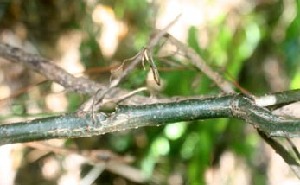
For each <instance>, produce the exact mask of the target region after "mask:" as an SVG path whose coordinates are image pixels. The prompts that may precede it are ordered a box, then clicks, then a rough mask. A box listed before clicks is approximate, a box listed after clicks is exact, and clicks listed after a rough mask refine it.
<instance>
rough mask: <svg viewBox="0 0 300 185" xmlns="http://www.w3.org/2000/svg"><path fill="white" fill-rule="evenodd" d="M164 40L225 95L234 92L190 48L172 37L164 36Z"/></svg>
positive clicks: (230, 86)
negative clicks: (180, 52)
mask: <svg viewBox="0 0 300 185" xmlns="http://www.w3.org/2000/svg"><path fill="white" fill-rule="evenodd" d="M165 37H166V38H168V39H169V41H170V42H171V43H172V44H174V45H175V46H176V47H177V48H178V49H179V50H180V51H182V52H183V53H184V54H185V55H186V57H187V58H189V59H190V62H191V63H192V64H193V65H194V66H195V67H197V68H198V69H199V70H200V71H201V72H203V73H204V74H205V75H206V76H207V77H208V78H210V79H211V80H212V81H213V82H214V83H215V84H216V85H218V87H219V88H220V89H221V90H222V91H223V92H226V93H233V92H235V91H234V89H233V86H232V85H231V83H230V82H229V81H227V80H225V79H224V78H223V77H222V76H221V75H220V74H219V73H217V72H215V71H214V70H213V69H212V68H211V67H210V66H209V65H207V64H206V63H205V62H204V61H203V59H202V58H201V57H200V56H199V55H198V54H197V53H196V52H195V51H194V50H193V49H192V48H190V47H187V46H186V45H184V44H183V43H182V42H180V41H179V40H177V39H176V38H175V37H173V36H172V35H169V34H166V35H165Z"/></svg>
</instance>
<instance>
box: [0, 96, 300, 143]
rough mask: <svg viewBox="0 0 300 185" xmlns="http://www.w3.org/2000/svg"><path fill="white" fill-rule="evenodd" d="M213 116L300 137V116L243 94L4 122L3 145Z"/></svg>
mask: <svg viewBox="0 0 300 185" xmlns="http://www.w3.org/2000/svg"><path fill="white" fill-rule="evenodd" d="M209 118H238V119H242V120H245V121H246V122H247V123H250V124H253V125H254V126H255V127H256V128H258V129H259V130H261V131H263V132H265V133H266V134H267V135H268V136H281V137H295V136H300V120H299V119H285V118H282V117H278V116H276V115H273V114H272V113H271V112H270V111H269V110H267V109H265V108H263V107H260V106H257V105H256V104H255V101H254V100H252V99H251V98H249V97H247V96H245V95H243V94H231V95H224V96H219V97H211V98H205V99H186V100H180V101H174V102H169V103H156V104H149V105H119V106H117V108H116V110H115V112H111V113H104V112H98V113H95V114H94V118H93V117H92V113H91V112H77V113H69V114H65V115H61V116H57V117H49V118H42V119H35V120H32V121H28V122H20V123H16V124H3V125H0V144H8V143H21V142H29V141H36V140H45V139H51V138H72V137H91V136H96V135H101V134H105V133H108V132H115V131H122V130H127V129H132V128H139V127H144V126H154V125H162V124H167V123H175V122H180V121H192V120H199V119H209Z"/></svg>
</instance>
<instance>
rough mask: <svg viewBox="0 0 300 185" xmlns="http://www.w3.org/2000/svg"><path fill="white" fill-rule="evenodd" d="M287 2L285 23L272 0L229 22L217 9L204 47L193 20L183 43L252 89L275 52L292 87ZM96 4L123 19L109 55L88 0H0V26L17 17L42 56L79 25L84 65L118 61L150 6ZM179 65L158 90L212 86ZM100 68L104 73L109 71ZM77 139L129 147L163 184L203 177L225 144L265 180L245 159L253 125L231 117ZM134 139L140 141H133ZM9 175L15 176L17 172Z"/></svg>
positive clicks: (73, 101)
mask: <svg viewBox="0 0 300 185" xmlns="http://www.w3.org/2000/svg"><path fill="white" fill-rule="evenodd" d="M295 2H296V5H297V6H296V7H295V12H296V16H295V17H294V18H293V20H292V21H291V22H284V24H282V22H280V21H281V19H280V18H281V17H282V16H283V9H285V8H286V7H284V5H283V3H282V1H274V2H273V1H272V3H271V4H268V5H265V4H263V3H261V4H260V3H258V4H255V5H253V6H254V7H253V8H252V11H249V12H248V13H243V12H238V13H237V15H235V16H238V19H239V23H238V24H237V25H236V27H234V28H233V27H231V26H230V18H231V16H232V15H230V12H229V13H228V12H227V13H225V12H224V14H222V15H220V16H219V17H216V18H215V20H213V21H212V22H209V23H207V24H208V25H209V26H208V28H207V29H208V39H209V42H208V43H207V45H206V46H202V45H201V44H200V43H199V35H201V34H202V33H201V31H199V30H198V28H197V26H191V27H190V28H189V30H188V37H187V40H186V42H187V45H188V46H189V47H191V48H193V49H194V50H195V51H196V52H197V53H198V54H199V55H200V56H201V57H202V58H203V59H204V61H206V62H207V63H208V64H209V65H211V66H212V67H213V68H214V69H215V70H216V71H218V72H220V73H222V74H224V75H223V76H224V78H226V79H229V80H231V81H235V82H236V83H239V84H240V85H241V86H242V87H245V88H246V89H247V90H248V91H249V92H252V93H254V94H255V93H261V92H268V91H270V90H272V89H271V88H270V85H269V84H268V82H267V80H266V79H265V78H266V77H265V76H264V72H262V71H263V64H264V63H265V59H266V58H267V57H268V56H274V55H275V56H276V57H277V58H280V63H282V65H283V66H284V69H283V73H284V74H286V75H287V76H288V77H289V81H291V84H290V87H291V88H299V87H300V73H299V67H300V62H299V59H300V36H299V33H300V17H299V16H300V4H299V1H295ZM97 3H102V4H104V5H106V6H109V7H111V9H112V10H113V12H114V14H115V15H116V17H117V18H118V19H119V20H122V21H124V22H125V23H126V24H127V26H128V29H129V30H128V34H127V35H126V36H125V37H124V38H123V40H120V43H119V47H118V48H117V50H116V53H114V54H113V56H112V57H111V58H105V57H104V56H103V54H102V51H101V49H100V47H99V45H98V41H97V38H98V36H99V35H101V26H99V25H97V26H96V25H94V23H93V20H92V12H91V11H92V9H93V5H88V4H87V3H86V1H71V0H69V1H54V0H48V1H38V0H31V1H29V0H27V1H23V2H22V1H17V0H12V1H6V2H0V28H1V29H4V28H5V29H14V28H15V26H16V25H17V24H20V23H22V24H23V26H24V27H25V28H26V29H27V30H28V39H29V40H31V41H32V42H34V43H35V44H36V45H37V47H38V48H39V49H40V50H41V51H47V52H46V53H45V55H50V56H51V53H52V54H53V53H55V52H53V51H52V52H51V46H54V43H56V41H57V39H58V37H59V36H60V35H61V34H63V33H66V32H67V31H69V30H80V31H81V32H83V34H84V35H85V37H84V39H83V40H82V42H81V44H80V57H81V61H82V63H83V65H84V66H85V67H86V68H87V69H89V68H93V67H104V66H109V65H110V64H111V62H112V61H114V60H120V61H121V60H123V59H126V58H129V57H132V56H133V55H134V54H135V53H136V52H137V51H139V50H140V49H141V48H142V47H143V46H144V45H145V43H146V42H147V39H148V38H149V35H150V34H151V33H152V31H153V25H152V23H153V21H154V20H153V19H154V16H153V12H155V11H154V10H153V9H151V8H149V7H150V5H149V4H148V2H147V1H144V0H143V1H135V0H129V1H122V0H116V1H108V0H107V1H99V2H98V1H95V4H97ZM95 4H94V5H95ZM285 11H289V10H285ZM282 25H285V26H282ZM278 30H280V32H281V34H282V35H283V36H282V37H281V39H280V38H276V37H275V36H274V34H276V31H278ZM43 47H46V48H47V50H45V49H43ZM52 49H53V50H55V48H52ZM49 50H50V51H49ZM42 53H43V52H42ZM49 53H50V54H49ZM43 54H44V53H43ZM155 60H156V62H157V65H158V66H159V67H162V66H167V64H165V63H164V61H163V60H161V59H160V58H159V57H157V56H155ZM170 60H173V61H174V62H176V63H180V62H178V60H184V59H182V58H180V59H178V58H172V57H171V58H170ZM184 62H185V63H188V61H184ZM184 67H185V69H184V70H170V71H166V72H163V71H162V72H161V76H162V78H163V80H164V81H165V88H164V90H163V92H161V95H162V96H165V97H171V96H192V95H199V94H201V95H208V94H209V95H212V94H217V93H219V89H218V88H217V87H216V86H215V85H214V84H213V82H212V81H211V80H210V79H208V78H207V77H206V76H205V75H204V74H202V73H200V72H199V71H197V70H196V69H194V68H193V67H192V66H191V65H185V66H184ZM146 68H147V66H146ZM146 73H147V72H146V71H144V70H143V69H142V66H139V67H138V68H137V69H136V70H135V71H134V72H133V73H132V74H130V76H129V77H128V78H127V80H126V81H125V82H124V83H123V84H122V87H124V88H127V89H134V88H137V87H139V86H142V85H144V83H145V79H146ZM88 75H89V76H90V77H92V76H93V75H91V74H88ZM101 75H102V74H101ZM104 75H109V72H107V73H106V74H104ZM237 90H238V88H237ZM67 96H68V110H69V111H75V110H76V109H77V108H78V107H79V105H80V104H81V103H82V102H83V101H84V99H85V98H84V97H81V96H79V95H77V94H74V93H68V95H67ZM12 110H13V112H14V113H15V114H21V113H22V112H23V111H24V108H23V107H22V106H13V107H12ZM141 138H143V139H141ZM141 140H143V141H141ZM83 141H84V142H80V139H74V140H71V139H70V140H68V141H67V142H68V143H72V142H74V143H76V144H77V145H78V147H79V148H85V149H103V148H106V149H110V150H113V151H114V152H116V153H119V154H120V155H123V154H131V155H133V156H135V157H136V159H137V160H136V163H135V165H136V166H137V167H139V168H141V169H142V170H143V171H144V172H145V173H146V174H147V175H148V176H149V177H150V179H151V181H153V183H158V184H165V183H167V181H168V178H169V176H170V175H171V174H174V173H179V174H180V175H181V176H182V178H183V179H184V181H186V182H187V183H188V184H205V173H206V170H207V169H208V168H211V167H215V166H218V165H219V162H220V161H219V160H220V157H221V155H222V154H223V153H224V152H225V151H228V150H230V151H233V152H234V153H235V154H237V155H238V156H241V157H243V158H244V159H245V161H246V162H247V165H248V166H249V168H251V170H252V172H253V174H252V181H253V182H254V184H266V183H267V177H266V174H263V173H256V172H257V171H259V170H258V168H260V166H259V165H257V164H255V162H253V158H254V157H253V156H255V155H257V153H256V152H259V150H257V149H258V147H259V142H260V140H259V138H258V136H257V134H256V133H255V132H254V131H253V129H252V131H250V132H249V128H248V126H247V125H246V124H245V123H242V122H240V121H237V120H229V119H212V120H205V121H196V122H192V123H175V124H170V125H167V126H164V127H153V128H139V129H137V130H133V131H129V132H122V133H113V134H107V135H105V136H101V137H99V138H91V139H84V140H83ZM89 142H90V143H89ZM139 142H143V144H137V143H139ZM87 147H90V148H87ZM24 166H25V167H24V169H28V168H30V166H26V164H24ZM24 174H26V173H25V172H24ZM157 174H160V175H161V174H163V175H164V178H163V179H161V178H160V179H159V180H157V179H155V178H154V177H155V175H157ZM17 177H18V178H19V180H18V181H20V182H21V179H22V178H23V177H24V176H22V175H18V176H17ZM152 177H153V178H152ZM114 178H115V176H113V175H110V176H108V175H103V176H100V177H99V179H98V181H97V182H98V183H99V184H100V182H103V181H105V182H108V184H110V183H111V182H113V180H114ZM31 183H32V182H31ZM22 184H25V182H24V183H22Z"/></svg>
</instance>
